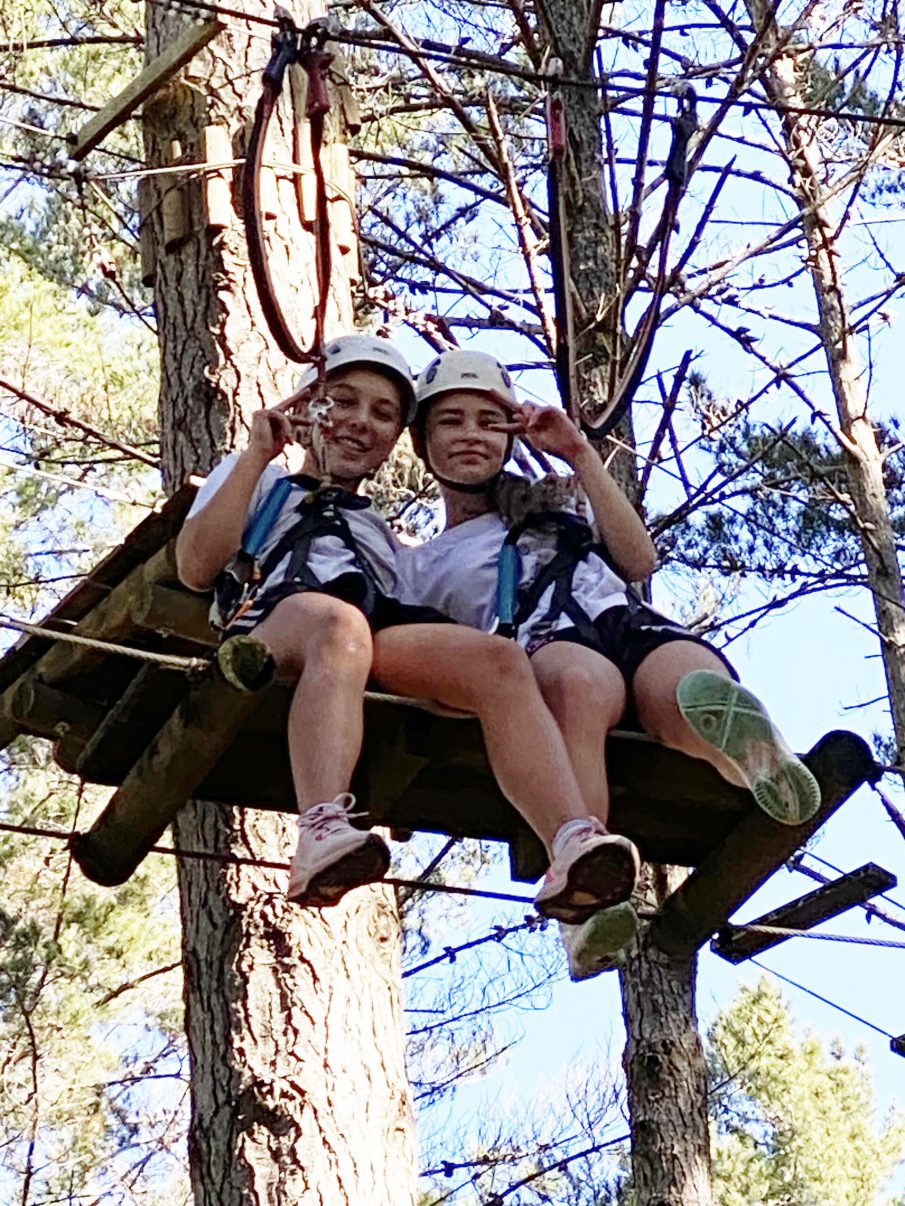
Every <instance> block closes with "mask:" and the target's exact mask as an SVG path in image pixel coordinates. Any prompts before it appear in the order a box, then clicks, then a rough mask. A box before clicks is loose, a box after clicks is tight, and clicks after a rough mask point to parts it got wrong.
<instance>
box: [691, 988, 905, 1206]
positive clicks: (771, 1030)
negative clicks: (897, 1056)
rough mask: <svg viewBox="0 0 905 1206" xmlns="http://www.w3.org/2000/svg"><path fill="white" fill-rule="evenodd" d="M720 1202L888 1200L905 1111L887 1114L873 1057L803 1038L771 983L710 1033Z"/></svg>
mask: <svg viewBox="0 0 905 1206" xmlns="http://www.w3.org/2000/svg"><path fill="white" fill-rule="evenodd" d="M709 1062H710V1069H711V1076H712V1080H713V1089H712V1097H713V1134H714V1172H715V1179H714V1196H715V1201H716V1202H717V1203H718V1206H881V1204H883V1206H888V1204H889V1203H890V1202H891V1199H890V1198H888V1197H886V1196H885V1195H884V1193H883V1190H884V1187H885V1186H886V1185H887V1184H888V1181H889V1178H890V1176H891V1175H892V1173H893V1171H894V1170H895V1169H896V1167H897V1166H899V1165H900V1164H901V1161H902V1160H903V1157H905V1115H902V1114H899V1113H894V1114H892V1115H891V1116H890V1117H888V1118H886V1119H884V1120H882V1121H878V1119H877V1118H876V1105H875V1101H874V1093H873V1085H872V1083H871V1077H870V1072H869V1070H868V1068H867V1066H866V1063H865V1060H864V1057H863V1054H861V1053H860V1052H855V1054H854V1055H847V1054H846V1053H845V1051H844V1050H843V1049H842V1047H841V1045H840V1044H839V1043H838V1041H833V1042H831V1043H830V1044H826V1043H825V1042H824V1041H823V1040H822V1039H820V1038H819V1037H818V1036H817V1035H814V1034H809V1033H806V1034H805V1035H804V1036H803V1037H798V1036H796V1034H795V1032H794V1029H793V1025H792V1019H791V1016H790V1013H789V1010H788V1008H787V1006H786V1004H785V1002H784V1001H783V999H782V996H781V994H780V992H779V991H778V990H777V989H776V988H775V987H773V986H772V985H771V984H770V983H769V982H768V981H767V980H761V981H760V983H758V984H757V986H756V987H754V988H742V989H741V991H740V992H739V995H738V997H737V998H736V1000H735V1001H734V1002H733V1004H732V1005H731V1006H730V1007H729V1008H728V1009H726V1010H725V1011H724V1012H723V1013H721V1014H720V1016H719V1017H718V1018H717V1020H716V1022H715V1023H714V1025H713V1027H712V1028H711V1030H710V1034H709Z"/></svg>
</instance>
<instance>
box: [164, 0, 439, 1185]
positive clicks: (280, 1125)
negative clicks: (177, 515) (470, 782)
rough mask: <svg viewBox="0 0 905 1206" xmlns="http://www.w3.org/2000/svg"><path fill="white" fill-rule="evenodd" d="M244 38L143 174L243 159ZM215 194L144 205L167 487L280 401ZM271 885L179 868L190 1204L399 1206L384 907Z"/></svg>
mask: <svg viewBox="0 0 905 1206" xmlns="http://www.w3.org/2000/svg"><path fill="white" fill-rule="evenodd" d="M296 12H298V7H297V8H296ZM147 17H148V48H149V51H148V52H149V56H153V55H155V54H157V53H159V51H160V50H161V49H162V48H163V47H165V46H166V45H167V44H168V43H169V42H171V41H172V40H173V38H174V37H175V36H176V35H177V33H178V32H179V30H180V28H181V26H182V25H183V24H184V23H185V18H184V17H183V16H181V15H179V16H176V15H174V14H173V13H171V12H170V10H169V9H168V8H164V7H161V6H158V5H148V6H147ZM250 28H251V31H252V34H253V36H252V37H249V35H248V32H247V31H246V30H244V29H243V28H242V27H241V25H239V24H237V23H232V24H230V26H229V28H228V29H227V30H226V31H225V32H223V33H221V34H220V35H219V36H218V37H217V39H216V40H215V41H214V42H213V43H212V45H211V48H210V49H209V50H208V51H205V52H204V53H203V54H201V55H199V56H198V58H196V60H195V61H194V62H193V63H192V64H190V66H189V68H188V69H187V71H186V72H185V73H184V77H183V80H182V82H181V83H179V84H176V85H173V86H171V87H170V88H169V89H167V91H166V92H165V93H163V94H161V95H159V96H158V97H157V98H156V99H155V100H154V101H152V102H150V103H149V104H148V105H146V106H145V115H144V129H145V140H146V148H147V151H148V160H149V162H150V163H151V164H154V165H158V164H162V163H166V162H168V161H170V160H171V159H172V157H173V155H174V154H175V155H177V156H179V155H181V156H182V157H183V158H184V160H185V161H186V162H192V163H197V162H199V161H200V160H201V159H202V158H203V154H202V133H201V131H202V129H203V127H209V126H219V127H221V128H222V129H224V130H225V131H226V132H227V134H228V137H229V140H230V142H231V144H232V148H233V155H234V157H236V158H239V157H240V156H241V155H242V154H244V146H245V140H246V136H247V129H248V125H249V124H250V116H251V111H252V108H253V105H254V102H255V99H256V96H257V91H258V88H259V87H260V83H259V81H260V69H261V68H262V66H263V64H264V62H265V61H266V57H267V55H268V51H269V47H268V40H267V39H266V37H262V36H261V31H260V29H259V27H257V26H251V27H250ZM293 93H295V94H296V95H297V94H298V81H296V82H295V84H294V85H293V86H289V84H288V81H287V88H286V89H285V90H284V97H289V96H292V95H293ZM272 125H273V127H275V129H274V133H273V137H272V139H271V145H272V148H273V149H272V151H271V152H270V153H269V154H266V155H265V158H269V159H275V160H277V161H282V162H292V161H293V159H294V158H295V157H294V156H293V153H292V137H291V135H292V113H291V105H290V104H289V103H286V102H285V101H284V104H283V107H282V108H281V111H280V114H279V116H278V117H277V118H275V119H274V121H273V123H272ZM336 132H337V130H336V129H335V130H334V133H336ZM174 143H178V146H174ZM231 183H232V207H231V212H230V213H229V215H228V221H227V222H226V224H225V225H224V226H222V227H216V228H210V229H205V225H204V221H205V219H204V217H203V211H202V197H201V190H202V183H201V181H200V180H199V179H198V178H187V177H175V176H162V177H156V178H154V183H153V186H152V191H151V192H150V194H149V195H148V197H146V199H145V203H144V208H145V215H146V219H148V220H150V224H151V228H152V231H153V238H154V244H155V248H156V252H157V269H156V278H155V302H156V309H157V317H158V322H159V328H160V348H161V362H162V385H161V401H160V408H161V444H162V448H163V470H164V477H165V480H166V482H167V484H168V485H169V486H170V487H171V488H173V487H175V486H177V485H178V484H179V483H180V482H181V481H182V480H183V479H184V477H185V475H186V473H189V472H193V471H194V472H206V471H207V470H208V469H209V468H210V467H211V465H212V464H213V463H214V462H215V461H217V460H218V459H219V458H220V456H221V455H222V454H223V453H224V452H225V451H226V450H227V449H228V448H230V447H232V446H233V444H234V443H235V442H236V441H237V440H239V441H240V442H241V437H242V433H243V428H246V427H247V423H248V416H249V414H250V413H251V411H252V410H253V408H254V407H256V406H260V405H266V404H272V403H273V402H275V401H277V400H278V399H279V398H280V397H282V396H285V394H286V393H287V392H288V387H289V385H290V382H291V379H292V376H293V374H294V370H293V369H292V368H291V367H290V366H288V365H287V363H286V361H285V359H284V358H283V356H282V355H281V354H280V353H279V351H278V350H277V349H276V348H275V346H274V345H273V343H272V341H271V340H270V338H269V334H268V332H267V330H266V327H265V326H264V323H263V320H262V319H261V315H260V310H259V306H258V299H257V294H256V291H255V287H254V283H253V281H252V278H251V273H250V270H249V265H248V257H247V254H246V250H245V246H244V239H243V235H242V231H241V225H240V218H239V214H238V212H237V209H236V205H237V199H238V174H236V177H235V179H234V180H232V181H231ZM172 187H180V188H182V189H183V190H184V196H185V199H186V204H187V207H188V224H187V231H186V237H185V240H184V241H183V242H182V245H181V246H178V247H177V246H174V247H173V248H172V249H171V250H170V251H165V250H164V229H163V211H164V206H163V205H161V200H162V194H163V192H164V191H165V190H166V189H169V188H172ZM277 197H278V203H277V206H276V209H277V214H278V216H277V218H276V219H275V220H274V222H273V223H272V227H271V234H272V238H273V247H274V250H275V252H276V254H275V256H274V259H275V260H276V261H278V262H277V264H276V266H275V268H274V275H275V276H276V277H277V279H278V281H279V282H280V286H279V287H280V289H281V297H282V299H283V304H284V309H285V310H286V312H287V314H290V315H292V317H293V321H294V323H295V324H296V329H297V330H298V332H299V338H301V339H303V340H305V339H310V336H311V332H312V328H313V306H314V297H315V290H316V274H315V270H314V255H313V243H312V238H311V235H310V233H309V232H307V231H305V230H304V229H303V228H302V226H301V225H300V222H299V216H298V211H297V208H296V202H295V197H294V185H293V180H292V178H291V177H289V176H288V175H287V177H286V178H283V179H279V180H278V182H277ZM170 200H171V201H172V198H171V199H170ZM169 208H170V209H172V206H170V207H169ZM341 264H342V257H341V256H340V255H339V254H338V253H337V254H335V255H334V265H335V268H334V285H333V291H332V305H331V314H330V323H331V326H332V327H333V328H334V329H336V328H337V327H340V326H341V327H348V326H350V325H351V291H350V287H349V281H348V279H344V280H342V279H340V271H339V270H340V269H341ZM327 736H328V739H329V735H327ZM173 828H174V838H175V841H176V845H177V846H180V847H188V848H191V847H194V848H198V849H207V850H217V851H228V852H231V853H233V854H241V855H246V856H251V857H254V858H257V859H263V860H276V861H285V860H286V859H287V857H288V855H289V853H290V852H291V850H292V848H293V841H294V826H293V825H292V824H290V823H289V822H288V821H287V820H286V819H284V818H281V817H278V816H275V815H274V814H265V813H258V812H253V811H251V810H248V811H246V810H243V809H239V808H234V809H227V808H223V807H220V806H215V805H211V804H205V803H203V802H196V803H194V804H192V805H190V806H188V807H187V808H186V809H184V810H183V812H182V813H181V814H180V816H179V817H178V819H177V821H176V823H175V824H174V827H173ZM283 880H284V875H282V874H275V873H274V872H272V871H268V870H265V869H262V868H248V867H238V866H235V867H226V868H224V867H221V866H219V865H217V864H214V863H202V862H195V861H190V860H185V862H180V865H179V883H180V896H181V903H182V913H183V925H184V947H183V949H184V962H185V999H186V1009H187V1030H188V1042H189V1053H190V1058H191V1096H192V1119H191V1127H190V1160H191V1174H192V1184H193V1188H194V1194H195V1201H196V1204H197V1206H264V1204H267V1206H271V1204H273V1206H277V1204H280V1206H282V1204H284V1203H285V1204H287V1206H288V1204H289V1203H296V1202H298V1203H301V1202H304V1203H306V1204H307V1203H311V1204H312V1206H374V1204H375V1203H378V1202H392V1203H393V1204H394V1206H410V1204H412V1203H414V1202H415V1201H416V1198H417V1193H416V1174H417V1169H416V1161H415V1152H414V1138H413V1119H412V1108H411V1101H410V1094H409V1089H408V1084H407V1081H406V1077H405V1069H404V1059H403V1031H402V1009H401V1004H400V988H399V962H400V928H399V919H398V914H397V911H396V904H395V898H394V895H393V892H392V891H391V890H390V889H389V888H382V887H375V888H369V889H361V890H358V891H356V892H354V893H352V894H350V896H349V897H347V898H346V900H345V901H343V902H342V903H341V904H340V905H339V906H337V907H336V908H333V909H328V910H323V911H317V910H305V909H299V908H298V907H296V906H293V905H290V904H288V902H287V901H286V900H285V898H284V896H283V887H284V883H283Z"/></svg>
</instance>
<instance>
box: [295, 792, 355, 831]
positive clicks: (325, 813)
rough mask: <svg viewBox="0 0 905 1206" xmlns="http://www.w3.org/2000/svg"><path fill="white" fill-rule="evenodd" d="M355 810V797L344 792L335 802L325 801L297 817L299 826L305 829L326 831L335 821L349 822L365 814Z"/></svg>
mask: <svg viewBox="0 0 905 1206" xmlns="http://www.w3.org/2000/svg"><path fill="white" fill-rule="evenodd" d="M354 809H355V797H354V796H353V795H352V793H351V792H350V791H344V792H342V793H341V794H340V795H338V796H337V797H336V799H335V800H325V801H324V803H323V804H315V805H314V807H313V808H309V809H308V811H307V812H306V813H304V815H303V816H300V817H299V825H300V826H304V828H305V829H313V830H319V829H328V828H329V827H330V826H331V825H332V824H335V822H336V821H351V820H353V819H355V818H358V817H363V816H367V813H365V812H362V811H361V810H359V811H358V812H356V811H354Z"/></svg>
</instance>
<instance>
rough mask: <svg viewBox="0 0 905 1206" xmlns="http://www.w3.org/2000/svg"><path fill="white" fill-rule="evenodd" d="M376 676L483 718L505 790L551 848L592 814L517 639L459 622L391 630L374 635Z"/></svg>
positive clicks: (404, 692) (390, 685)
mask: <svg viewBox="0 0 905 1206" xmlns="http://www.w3.org/2000/svg"><path fill="white" fill-rule="evenodd" d="M374 676H375V678H376V679H377V680H378V682H380V683H381V685H382V686H383V687H384V688H385V689H386V690H388V691H394V692H396V693H398V694H400V695H409V696H414V697H416V698H420V699H435V700H437V701H438V702H439V703H443V704H446V705H447V706H449V707H453V708H461V709H462V710H463V711H467V712H473V713H474V714H475V715H476V716H478V718H479V719H480V721H481V727H482V729H483V731H484V740H485V742H486V745H487V753H488V756H489V758H490V763H491V765H492V767H493V771H494V774H495V775H496V779H497V782H498V783H499V785H500V789H501V791H502V792H503V794H504V795H505V796H506V797H507V799H509V800H511V801H512V803H513V804H514V805H515V807H516V808H518V810H519V812H521V813H522V815H523V816H524V818H525V820H526V821H527V822H528V824H529V825H530V826H531V827H532V829H533V830H534V831H535V833H537V835H538V836H539V837H540V838H541V840H542V841H543V842H544V844H545V845H546V847H547V851H548V853H549V852H550V851H551V848H552V843H553V837H554V835H555V833H556V831H557V830H558V829H559V827H560V826H561V825H563V824H565V822H566V821H570V820H574V819H576V818H579V817H582V818H583V817H587V816H588V815H589V813H588V809H587V807H586V806H585V803H584V799H583V797H582V794H581V791H580V789H579V786H578V783H577V782H576V779H575V775H574V773H573V771H572V767H571V766H570V764H569V756H568V753H567V751H566V747H565V744H564V742H563V739H562V736H561V734H560V732H559V730H558V728H557V727H556V722H555V721H554V719H553V716H552V715H551V714H550V711H549V710H548V708H547V707H546V705H545V704H544V701H543V699H542V698H541V694H540V691H539V690H538V686H537V683H536V681H535V678H534V674H533V672H532V670H531V663H530V662H529V660H528V657H527V655H526V654H525V652H524V651H523V650H522V649H520V648H519V647H518V646H517V645H515V644H513V642H512V641H508V640H505V639H504V638H503V637H495V636H489V635H488V634H487V633H484V632H478V631H476V630H475V629H472V628H465V627H460V626H459V625H453V624H448V625H447V624H411V625H405V626H402V627H398V628H387V629H385V630H384V631H383V632H379V633H377V635H376V636H375V638H374Z"/></svg>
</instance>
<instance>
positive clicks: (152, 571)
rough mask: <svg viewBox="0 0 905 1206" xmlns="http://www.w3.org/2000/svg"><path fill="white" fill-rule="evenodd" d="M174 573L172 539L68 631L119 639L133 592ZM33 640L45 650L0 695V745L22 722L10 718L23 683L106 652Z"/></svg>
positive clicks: (125, 631)
mask: <svg viewBox="0 0 905 1206" xmlns="http://www.w3.org/2000/svg"><path fill="white" fill-rule="evenodd" d="M175 576H176V561H175V552H174V542H171V543H170V544H167V545H164V547H163V548H162V549H159V550H158V551H157V552H156V553H154V554H153V555H152V556H151V557H150V558H149V560H148V561H146V562H144V563H143V564H140V565H138V566H137V567H136V568H135V569H133V570H132V572H131V573H129V574H127V575H126V577H125V578H124V579H123V581H122V582H120V583H119V585H118V586H116V587H115V588H114V589H113V590H112V591H110V593H109V594H108V595H107V596H106V597H105V598H102V599H101V600H100V602H99V603H97V604H96V606H95V607H93V608H92V609H91V611H89V612H88V613H87V615H85V616H83V618H82V619H81V620H79V622H78V623H77V624H76V625H75V627H74V628H72V629H71V630H70V631H72V632H73V633H75V635H77V636H86V637H92V638H95V639H101V640H109V641H116V642H120V641H123V640H124V639H125V638H126V637H128V636H130V635H132V634H133V633H134V632H135V631H136V627H137V626H136V624H135V622H134V621H133V619H132V614H131V608H132V602H133V599H134V597H135V595H136V594H137V593H138V592H140V591H141V590H143V589H144V586H145V584H146V583H147V582H149V581H150V582H156V581H161V580H162V581H167V580H171V579H173V578H174V577H175ZM34 640H36V641H39V642H40V643H41V644H42V645H44V647H45V649H46V650H47V651H46V652H45V653H44V654H43V656H41V657H39V658H38V660H37V661H36V662H34V664H33V665H32V666H30V667H29V668H28V669H27V670H26V671H25V673H24V674H22V675H20V676H19V678H18V679H17V680H16V681H15V682H13V683H12V685H11V686H9V687H7V689H6V691H4V692H3V694H2V695H0V749H3V748H4V747H5V746H7V745H9V743H10V742H11V741H12V740H13V738H14V737H16V736H17V735H18V733H19V732H20V731H21V727H22V726H21V725H20V724H19V723H18V722H17V721H16V720H15V719H14V709H13V702H12V701H13V699H14V698H15V695H16V692H18V691H19V690H20V689H21V688H22V685H23V684H25V683H28V682H33V681H35V680H36V679H40V680H41V681H42V682H44V683H49V684H51V685H57V684H59V683H60V682H62V681H63V680H64V679H66V678H67V677H69V676H71V675H74V674H76V673H78V672H80V671H83V670H84V669H85V668H86V667H88V666H91V665H97V664H98V663H99V662H103V660H104V658H105V657H106V656H108V655H107V654H105V653H104V652H102V651H100V650H96V649H90V648H86V647H85V646H82V645H70V644H69V643H68V642H65V641H57V642H51V639H50V638H45V637H35V638H34ZM48 643H49V644H50V648H49V649H47V645H48Z"/></svg>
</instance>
